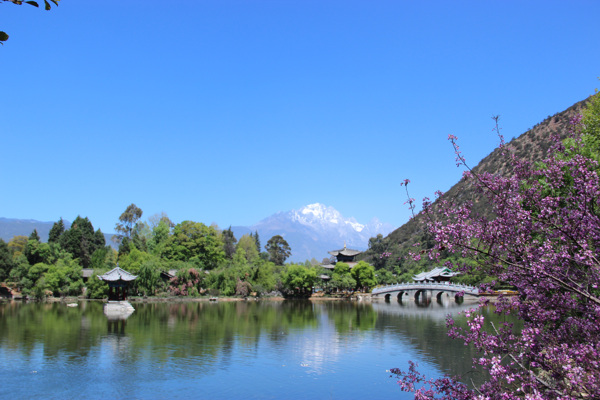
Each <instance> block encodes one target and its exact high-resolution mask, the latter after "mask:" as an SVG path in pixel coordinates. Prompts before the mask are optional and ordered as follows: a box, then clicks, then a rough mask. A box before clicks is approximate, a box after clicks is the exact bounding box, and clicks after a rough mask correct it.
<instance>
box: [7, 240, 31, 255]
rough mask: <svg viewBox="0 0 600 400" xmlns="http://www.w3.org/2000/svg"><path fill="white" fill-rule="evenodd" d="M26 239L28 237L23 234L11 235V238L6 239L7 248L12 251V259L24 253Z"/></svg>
mask: <svg viewBox="0 0 600 400" xmlns="http://www.w3.org/2000/svg"><path fill="white" fill-rule="evenodd" d="M28 241H29V239H28V238H27V236H23V235H17V236H13V238H12V239H10V240H9V241H8V248H9V249H10V252H11V253H12V256H13V259H16V258H17V257H19V256H20V255H23V253H25V247H26V246H27V242H28Z"/></svg>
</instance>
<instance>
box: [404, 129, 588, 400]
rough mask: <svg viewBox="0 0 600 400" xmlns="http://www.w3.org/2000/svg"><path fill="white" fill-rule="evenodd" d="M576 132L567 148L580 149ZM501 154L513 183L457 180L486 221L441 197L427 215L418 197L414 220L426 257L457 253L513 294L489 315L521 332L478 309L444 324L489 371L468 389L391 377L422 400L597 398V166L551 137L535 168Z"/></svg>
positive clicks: (410, 376)
mask: <svg viewBox="0 0 600 400" xmlns="http://www.w3.org/2000/svg"><path fill="white" fill-rule="evenodd" d="M574 123H575V124H576V127H577V126H578V124H579V121H578V120H575V121H574ZM496 130H497V125H496ZM576 131H577V129H574V130H573V138H572V139H573V143H575V144H576V145H578V146H581V143H582V142H581V141H580V140H579V138H578V137H577V135H576ZM449 139H450V140H451V141H452V143H453V145H454V147H455V153H456V155H457V160H458V163H459V164H462V165H465V166H466V162H465V161H464V158H463V157H462V155H461V154H460V152H459V150H458V146H457V145H456V137H454V136H452V135H450V137H449ZM500 147H501V150H503V151H504V152H505V154H506V156H507V157H508V158H509V161H510V162H512V163H514V165H515V173H514V175H513V176H511V177H508V178H505V177H501V176H498V175H492V174H489V173H481V174H473V173H472V172H470V171H467V172H466V174H465V176H466V179H469V181H470V182H471V184H473V185H474V186H475V187H477V188H478V189H479V190H480V191H481V192H482V193H483V194H484V195H485V197H486V199H487V201H488V202H489V204H490V205H491V206H492V208H493V211H494V214H493V215H494V216H495V217H494V218H489V219H485V218H480V217H478V216H477V215H475V214H474V213H473V212H472V208H473V204H470V203H467V204H464V205H463V206H460V207H455V206H453V205H452V204H451V203H450V202H449V201H448V200H446V199H444V198H439V199H438V200H437V202H436V203H437V205H436V208H434V207H433V206H432V203H431V202H430V201H429V200H427V199H426V200H425V201H424V210H423V213H425V214H426V216H428V217H429V221H428V224H427V230H428V232H429V233H430V235H431V236H432V238H433V239H434V242H435V245H434V248H433V249H432V251H431V252H430V256H431V257H434V258H435V257H437V256H438V255H439V253H440V252H441V251H450V252H457V253H460V254H461V255H462V256H463V257H466V258H470V259H472V260H474V261H476V262H477V266H476V267H475V268H476V270H478V271H480V272H482V273H485V274H489V275H496V276H498V279H499V280H500V281H502V282H506V283H509V284H510V285H513V286H514V287H515V288H516V289H517V290H518V292H519V294H520V295H519V296H518V297H513V298H500V299H499V301H498V303H497V304H496V313H498V314H505V315H508V314H513V315H516V317H517V318H518V319H519V320H520V322H521V323H522V325H523V326H522V329H521V330H520V331H517V330H516V329H515V328H514V326H513V324H511V323H508V322H505V323H503V324H502V325H500V326H496V325H494V324H493V323H491V322H489V321H486V319H485V318H484V316H483V315H482V314H481V313H480V312H478V310H471V311H469V312H467V313H466V316H467V317H468V321H469V323H468V328H466V329H459V328H458V327H457V326H455V325H454V321H453V320H452V319H449V321H448V326H449V328H450V329H449V334H450V335H451V336H452V337H455V338H460V339H463V340H464V341H465V343H467V344H472V345H473V346H475V348H476V349H477V350H478V351H479V352H480V353H481V354H480V357H477V358H476V359H474V360H473V362H474V364H476V365H479V366H481V367H483V368H484V369H486V370H488V371H489V377H488V379H487V381H486V382H484V383H483V384H482V385H481V386H479V387H477V388H473V389H472V388H468V387H467V386H466V385H464V384H462V383H460V382H458V380H457V379H454V378H442V379H437V380H430V381H428V382H427V383H428V387H422V388H416V387H415V386H414V383H415V382H423V381H424V380H423V376H422V375H420V374H419V373H418V372H417V371H416V369H415V367H414V365H411V367H410V369H409V371H408V373H405V372H402V371H400V370H393V371H392V372H393V373H394V374H397V375H398V377H399V378H400V380H399V383H400V385H401V387H402V389H403V390H406V391H416V392H418V393H417V396H418V397H419V398H423V399H433V398H439V396H440V395H442V396H444V398H447V399H449V398H452V399H469V400H470V399H484V398H485V399H490V400H495V399H521V398H530V399H592V398H595V399H597V398H600V367H599V366H598V359H599V358H600V324H598V315H600V261H599V260H600V179H599V177H598V164H597V162H595V161H594V160H592V159H590V158H588V157H585V156H583V155H582V154H584V153H585V152H586V150H585V149H583V148H582V151H581V152H575V153H573V152H571V151H568V150H567V149H566V148H565V146H563V144H562V143H561V142H560V141H558V139H556V141H555V143H554V146H553V147H552V148H551V152H550V153H549V155H548V158H547V159H546V160H544V162H543V163H541V164H538V165H531V164H529V163H526V162H524V161H520V160H517V159H515V158H514V157H512V156H511V155H510V154H509V153H508V150H507V149H506V148H504V146H503V142H502V141H501V145H500ZM580 148H581V147H580ZM467 168H468V167H467ZM436 209H438V210H440V211H438V212H435V211H434V210H436ZM419 256H420V255H415V257H416V258H418V257H419ZM453 267H454V268H458V269H460V268H461V266H457V265H454V266H453ZM492 286H493V285H492Z"/></svg>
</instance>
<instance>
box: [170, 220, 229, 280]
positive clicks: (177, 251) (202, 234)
mask: <svg viewBox="0 0 600 400" xmlns="http://www.w3.org/2000/svg"><path fill="white" fill-rule="evenodd" d="M163 255H164V257H166V258H167V259H169V260H173V261H186V262H191V263H194V264H195V265H196V266H198V267H200V268H202V269H207V270H210V269H214V268H217V267H218V266H219V264H220V263H221V262H222V261H223V260H224V259H225V253H224V252H223V242H222V240H221V238H220V237H219V234H218V232H217V230H216V229H215V228H213V227H211V226H206V225H204V224H203V223H201V222H192V221H183V222H181V223H180V224H177V225H176V226H175V228H173V234H172V235H171V236H169V239H168V240H167V241H166V243H165V247H164V251H163Z"/></svg>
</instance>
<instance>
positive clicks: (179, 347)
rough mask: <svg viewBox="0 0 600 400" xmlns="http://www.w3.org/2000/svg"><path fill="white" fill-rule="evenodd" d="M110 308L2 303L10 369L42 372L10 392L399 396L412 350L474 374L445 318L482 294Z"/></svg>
mask: <svg viewBox="0 0 600 400" xmlns="http://www.w3.org/2000/svg"><path fill="white" fill-rule="evenodd" d="M102 306H103V305H102V303H94V302H89V303H82V304H81V306H80V307H77V308H68V307H66V306H65V305H61V304H18V305H14V304H11V303H4V304H0V372H1V373H2V374H3V376H4V375H6V376H7V377H8V378H10V376H11V374H12V375H13V376H19V375H23V374H27V373H28V372H29V371H32V370H35V371H38V374H36V377H29V375H27V377H28V378H27V379H26V382H25V383H27V384H25V385H23V384H20V383H18V380H17V381H15V382H13V381H12V380H11V379H7V380H6V382H7V385H8V387H7V388H6V390H9V391H11V392H15V393H16V395H15V396H16V398H22V397H28V398H31V397H36V395H39V396H45V397H59V394H60V395H64V394H66V393H65V392H64V391H61V392H57V391H56V390H57V388H56V387H55V384H53V382H57V381H68V382H70V383H71V384H72V385H73V388H72V389H69V390H73V391H75V390H79V392H77V393H79V394H78V395H77V396H76V397H82V398H102V397H100V396H99V395H98V393H101V392H94V388H95V390H98V389H99V388H102V385H106V382H114V383H110V384H108V385H109V387H108V388H103V390H104V393H105V394H106V395H107V397H111V396H112V397H128V398H166V397H168V398H177V397H179V398H185V397H197V396H195V394H197V393H198V392H199V391H201V392H202V393H207V392H210V393H211V394H212V395H211V397H212V398H216V399H218V398H239V397H241V396H242V395H243V396H244V397H246V398H250V399H251V398H281V397H282V393H285V396H284V397H286V398H292V399H293V398H306V397H307V396H311V395H312V396H313V397H315V398H323V397H328V398H357V397H364V396H372V395H373V394H374V393H377V394H378V396H377V397H383V398H387V397H395V398H397V397H399V396H401V394H400V392H399V391H398V389H397V388H396V387H395V385H394V383H393V382H390V381H389V377H388V376H389V374H386V373H385V371H386V370H387V369H390V368H392V367H404V366H405V365H406V363H407V360H409V359H412V360H415V361H418V362H421V363H423V364H424V365H425V372H427V371H429V372H430V373H431V374H433V375H434V376H435V375H439V374H441V373H443V372H447V373H459V374H462V373H465V372H466V371H465V365H464V364H465V360H467V361H470V358H471V357H472V356H473V355H474V354H473V353H472V350H470V349H469V348H467V347H465V346H464V345H463V344H462V343H460V342H458V341H451V340H449V339H448V337H447V335H446V329H445V324H444V319H445V317H446V315H447V314H449V313H452V314H455V313H457V312H459V311H461V310H464V309H465V308H469V307H472V306H473V304H457V303H455V302H453V301H447V299H444V298H441V299H434V300H432V301H430V302H429V303H427V304H418V303H415V302H414V301H406V302H402V303H398V302H390V303H384V302H381V303H373V304H371V303H364V302H317V303H312V302H309V301H304V302H301V301H296V302H294V301H284V302H234V303H225V302H223V303H217V304H215V303H209V302H191V303H144V304H135V308H136V311H135V312H134V313H133V314H131V315H130V316H129V317H128V318H126V319H112V318H107V317H106V316H105V315H104V314H103V307H102ZM8 366H10V367H8ZM40 371H41V372H43V373H40ZM29 378H31V379H33V378H35V385H34V381H33V380H30V379H29ZM21 383H22V382H21ZM29 383H31V384H29ZM373 385H375V386H373ZM32 387H35V389H31V388H32ZM24 388H29V391H25V389H24ZM31 390H33V392H32V391H31ZM48 394H50V396H48ZM325 394H326V395H325Z"/></svg>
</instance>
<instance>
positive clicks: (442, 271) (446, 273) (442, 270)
mask: <svg viewBox="0 0 600 400" xmlns="http://www.w3.org/2000/svg"><path fill="white" fill-rule="evenodd" d="M459 274H460V272H452V271H451V270H450V268H447V267H436V268H434V269H432V270H431V271H427V272H421V273H420V274H417V275H415V276H413V280H414V281H417V282H420V281H432V280H434V278H437V277H439V276H443V277H445V278H451V277H453V276H456V275H459Z"/></svg>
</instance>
